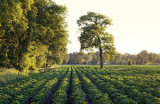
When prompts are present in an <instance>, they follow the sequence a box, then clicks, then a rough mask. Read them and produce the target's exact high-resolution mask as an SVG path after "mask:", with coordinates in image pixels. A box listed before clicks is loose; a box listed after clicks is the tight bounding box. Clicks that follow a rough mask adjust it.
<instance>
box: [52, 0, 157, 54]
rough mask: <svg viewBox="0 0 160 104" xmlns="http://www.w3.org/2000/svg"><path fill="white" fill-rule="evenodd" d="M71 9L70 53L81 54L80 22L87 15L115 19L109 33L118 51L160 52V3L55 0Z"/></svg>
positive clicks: (69, 12) (69, 22)
mask: <svg viewBox="0 0 160 104" xmlns="http://www.w3.org/2000/svg"><path fill="white" fill-rule="evenodd" d="M54 1H55V2H56V3H57V4H60V5H64V6H66V7H67V8H68V14H67V18H66V22H67V24H68V31H69V41H70V42H71V44H68V46H67V47H68V52H69V53H72V52H75V51H76V52H79V50H80V43H79V41H78V37H79V36H80V33H79V32H78V25H77V20H78V19H79V17H80V16H82V15H85V14H87V12H97V13H101V14H103V15H105V16H109V17H110V18H111V19H112V23H113V25H112V26H110V28H109V30H108V31H109V32H110V33H111V34H113V36H114V38H115V47H116V49H117V52H120V53H130V54H137V53H139V52H140V51H142V50H147V51H148V52H154V53H160V6H159V4H160V0H54Z"/></svg>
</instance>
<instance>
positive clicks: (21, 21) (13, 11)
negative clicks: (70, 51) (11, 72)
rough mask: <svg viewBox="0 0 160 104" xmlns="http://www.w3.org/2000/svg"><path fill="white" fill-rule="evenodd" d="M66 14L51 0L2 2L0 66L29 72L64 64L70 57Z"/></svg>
mask: <svg viewBox="0 0 160 104" xmlns="http://www.w3.org/2000/svg"><path fill="white" fill-rule="evenodd" d="M66 13H67V8H66V7H65V6H61V5H57V4H56V3H55V2H53V1H52V0H2V1H1V2H0V66H1V67H15V68H16V69H19V70H24V69H26V70H27V69H29V68H30V67H40V66H42V65H43V64H44V63H46V62H47V63H48V65H50V64H52V63H53V62H54V63H57V64H61V63H62V60H63V58H64V57H65V55H66V54H67V43H68V32H67V30H66V27H67V24H66V22H65V17H66Z"/></svg>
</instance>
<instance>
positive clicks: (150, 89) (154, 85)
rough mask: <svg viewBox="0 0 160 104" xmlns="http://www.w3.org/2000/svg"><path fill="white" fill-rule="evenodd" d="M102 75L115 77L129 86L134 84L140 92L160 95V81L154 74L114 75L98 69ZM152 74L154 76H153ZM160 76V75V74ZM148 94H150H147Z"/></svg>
mask: <svg viewBox="0 0 160 104" xmlns="http://www.w3.org/2000/svg"><path fill="white" fill-rule="evenodd" d="M97 72H98V73H100V74H102V75H104V76H105V75H107V76H108V77H110V78H111V79H115V80H116V81H120V82H121V83H123V84H126V85H127V86H134V88H135V89H137V90H138V91H139V92H143V93H145V92H146V93H147V94H151V95H153V96H155V97H160V87H159V85H160V81H159V80H157V79H156V77H155V76H153V75H145V76H143V75H141V74H140V75H139V74H138V75H137V76H129V77H127V76H125V75H118V76H117V75H114V74H112V73H109V72H107V71H105V72H104V71H97ZM151 76H152V77H151ZM159 76H160V75H159ZM123 86H124V85H123ZM147 96H148V95H147Z"/></svg>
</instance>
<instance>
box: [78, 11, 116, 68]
mask: <svg viewBox="0 0 160 104" xmlns="http://www.w3.org/2000/svg"><path fill="white" fill-rule="evenodd" d="M111 22H112V21H111V19H109V17H106V16H104V15H102V14H99V13H95V12H88V13H87V14H86V15H83V16H81V17H80V18H79V20H78V21H77V24H78V26H79V27H80V31H81V35H80V37H79V41H80V43H81V51H83V50H86V51H90V50H93V49H94V48H96V49H99V56H100V64H101V68H103V54H106V56H108V55H110V56H111V57H113V56H114V54H116V49H115V47H114V38H113V36H112V34H109V33H108V32H106V29H107V28H108V26H110V25H111V24H112V23H111ZM111 57H110V58H111ZM108 58H109V57H107V58H106V59H107V60H109V59H108Z"/></svg>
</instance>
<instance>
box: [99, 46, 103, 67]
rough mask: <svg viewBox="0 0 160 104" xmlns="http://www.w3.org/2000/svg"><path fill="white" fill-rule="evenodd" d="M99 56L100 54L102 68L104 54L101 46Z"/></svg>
mask: <svg viewBox="0 0 160 104" xmlns="http://www.w3.org/2000/svg"><path fill="white" fill-rule="evenodd" d="M99 56H100V65H101V69H103V55H102V47H101V46H100V47H99Z"/></svg>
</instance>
